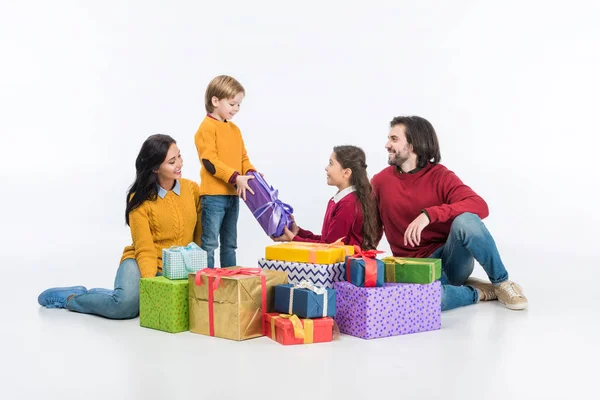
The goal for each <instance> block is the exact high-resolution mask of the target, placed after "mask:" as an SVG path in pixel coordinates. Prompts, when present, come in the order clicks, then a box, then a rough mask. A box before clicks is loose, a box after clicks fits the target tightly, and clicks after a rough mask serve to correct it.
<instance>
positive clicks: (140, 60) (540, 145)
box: [0, 0, 600, 368]
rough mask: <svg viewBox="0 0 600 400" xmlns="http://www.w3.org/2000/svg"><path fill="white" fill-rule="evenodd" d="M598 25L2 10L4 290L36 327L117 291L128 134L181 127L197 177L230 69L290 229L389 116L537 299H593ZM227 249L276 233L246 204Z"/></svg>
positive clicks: (499, 6)
mask: <svg viewBox="0 0 600 400" xmlns="http://www.w3.org/2000/svg"><path fill="white" fill-rule="evenodd" d="M599 16H600V3H598V2H596V1H570V2H558V1H557V2H548V1H504V2H501V3H500V2H495V3H493V2H485V1H452V2H443V1H419V2H411V1H400V0H396V1H389V2H381V1H369V2H358V1H356V2H355V1H345V2H341V1H340V2H333V1H331V2H326V1H321V2H314V1H301V2H282V1H273V2H256V1H228V2H215V3H207V2H200V1H189V2H177V1H169V2H158V1H130V2H123V1H103V2H91V1H87V2H86V1H61V2H45V1H37V2H32V1H20V2H11V1H2V11H1V12H0V51H1V52H0V54H1V62H0V85H1V91H0V107H1V110H2V113H1V117H0V133H1V139H0V140H1V141H0V148H1V149H2V161H3V162H2V167H1V168H0V177H1V179H2V181H1V183H0V205H1V207H0V210H1V218H0V224H1V226H2V228H1V229H0V242H1V243H3V246H2V252H3V255H4V256H5V257H3V259H4V261H3V262H1V263H0V269H1V271H2V272H3V273H4V274H6V275H5V276H7V277H10V278H11V279H12V278H15V277H18V278H19V281H20V282H21V284H19V285H24V287H18V286H11V288H12V289H14V291H13V293H12V294H11V289H10V288H9V294H11V295H12V296H13V297H18V298H19V299H18V300H19V301H18V302H19V303H22V304H27V306H28V307H29V309H30V310H33V312H34V319H35V318H36V314H35V312H36V311H35V310H37V309H36V308H35V307H36V305H35V298H36V296H37V294H38V293H39V292H40V291H41V290H43V289H44V288H46V287H48V286H55V285H72V284H85V285H87V286H88V287H94V286H104V287H108V286H110V285H112V281H113V278H114V273H115V271H116V268H117V266H118V261H119V258H120V256H121V254H122V250H123V247H124V246H126V245H127V244H129V243H130V242H131V238H130V235H129V230H128V228H127V227H126V226H125V223H124V215H123V214H124V207H125V193H126V190H127V188H128V186H129V185H130V184H131V183H132V181H133V178H134V173H135V168H134V161H135V157H136V155H137V153H138V151H139V148H140V145H141V143H142V142H143V141H144V139H145V138H146V137H147V136H149V135H150V134H153V133H167V134H169V135H171V136H173V137H174V138H175V139H176V140H177V141H178V144H179V146H180V149H181V151H182V153H183V156H184V162H185V165H184V177H186V178H189V179H194V180H196V181H197V180H198V179H199V162H198V159H197V153H196V149H195V146H194V142H193V138H194V134H195V132H196V129H197V127H198V125H199V123H200V122H201V120H202V118H203V117H204V114H205V112H204V104H203V101H204V100H203V96H204V91H205V88H206V85H207V83H208V82H209V81H210V79H212V78H213V77H214V76H216V75H219V74H229V75H232V76H234V77H236V78H237V79H238V80H239V81H240V82H241V83H242V84H243V85H244V87H245V88H246V92H247V96H246V99H245V101H244V103H243V104H242V108H241V112H240V113H239V114H238V115H237V116H236V118H235V120H234V122H235V123H236V124H238V126H239V127H240V128H241V130H242V133H243V136H244V139H245V142H246V146H247V149H248V152H249V155H250V157H251V161H252V162H253V164H254V165H255V166H256V167H257V168H258V169H259V170H260V171H262V172H263V173H264V174H265V177H266V178H267V180H268V182H269V183H271V184H272V185H273V186H275V187H276V188H278V189H279V191H280V198H281V199H282V200H283V201H285V202H288V203H290V204H291V205H292V206H293V207H294V208H295V210H296V212H295V215H296V219H297V221H298V222H299V224H300V225H301V226H303V227H305V228H307V229H311V230H314V231H319V230H320V228H321V223H322V218H323V214H324V211H325V206H326V203H327V201H328V199H329V198H330V197H331V196H332V195H333V194H334V192H335V189H334V188H331V187H328V186H327V185H326V182H325V172H324V167H325V165H326V163H327V160H328V157H329V154H330V152H331V148H332V147H333V146H334V145H339V144H354V145H358V146H361V147H362V148H363V149H364V150H365V151H366V153H367V163H368V165H369V173H370V175H371V176H372V175H373V174H375V173H376V172H378V171H380V170H381V169H382V168H384V167H385V166H386V165H387V164H386V158H387V157H386V152H385V149H384V144H385V141H386V135H387V133H388V128H389V125H388V124H389V121H390V120H391V119H392V118H393V117H394V116H397V115H420V116H423V117H425V118H427V119H428V120H429V121H431V122H432V124H433V125H434V127H435V128H436V130H437V133H438V136H439V140H440V143H441V149H442V163H443V164H445V165H446V166H447V167H448V168H450V169H451V170H454V171H455V172H456V173H457V174H458V176H459V177H461V178H462V179H463V181H464V182H465V183H467V184H468V185H470V186H471V187H472V188H473V189H474V190H475V191H476V192H478V193H479V194H480V195H481V196H482V197H483V198H484V199H485V200H486V201H487V202H488V204H489V206H490V211H491V216H490V217H489V218H488V219H487V220H486V224H487V225H488V227H489V228H490V230H491V231H492V233H493V235H494V237H495V239H496V241H497V244H498V247H499V248H500V250H501V253H502V256H503V259H504V261H505V263H506V265H507V268H508V269H509V272H510V274H511V277H512V278H514V279H515V280H517V281H519V282H520V283H521V284H523V286H524V287H525V289H526V293H527V294H528V295H529V296H530V302H531V304H532V305H535V304H536V301H537V303H538V304H540V303H541V302H542V299H544V301H545V303H544V304H545V305H546V306H547V307H548V308H547V309H546V311H545V312H546V314H545V315H552V309H553V307H556V306H563V307H582V306H585V304H588V306H589V304H590V303H589V302H588V300H589V299H587V298H586V297H585V296H586V295H587V294H590V292H591V291H593V292H594V293H596V291H595V289H594V288H595V285H594V286H592V285H593V284H594V282H595V281H596V280H595V278H594V274H595V271H596V270H597V265H598V261H599V257H598V254H597V251H596V250H597V248H598V245H597V242H598V228H597V227H598V224H599V223H600V217H599V216H598V212H597V210H596V207H597V204H598V198H597V195H596V191H597V189H596V188H597V185H598V183H597V182H598V181H599V180H600V179H599V172H598V167H597V161H596V154H597V151H598V150H597V145H596V142H597V137H596V136H597V134H598V122H597V115H598V93H600V77H599V76H600V74H599V73H598V71H600V51H599V50H600V28H599V25H598V20H599ZM238 237H239V240H238V242H239V250H238V263H239V264H241V265H246V266H255V263H256V260H257V259H258V258H259V257H261V256H262V254H263V253H264V246H265V245H267V244H269V243H270V240H269V239H268V238H266V237H265V236H264V234H263V232H262V230H261V229H260V226H259V225H258V223H257V222H256V221H254V219H253V218H252V216H251V214H250V212H249V211H248V209H247V208H246V206H245V205H244V204H243V203H241V204H240V218H239V223H238ZM381 249H382V250H385V251H389V247H388V245H387V243H385V242H383V243H382V245H381ZM7 255H8V259H7V258H6V256H7ZM478 274H481V272H480V271H478ZM588 287H589V288H588ZM536 296H537V298H536ZM594 296H595V295H594ZM32 307H33V308H32ZM586 307H587V306H586ZM461 312H463V311H461ZM24 313H25V312H24ZM565 313H568V311H566V310H565ZM590 313H596V311H595V309H594V308H593V307H592V308H591V310H590ZM15 315H16V314H15ZM20 315H26V313H25V314H20ZM595 315H597V314H595ZM75 317H78V318H81V317H79V316H75ZM15 318H17V317H15ZM20 318H22V319H24V320H27V319H28V317H26V316H25V317H23V316H22V317H20ZM507 323H510V324H514V322H507ZM552 327H553V325H552V323H550V324H549V327H547V328H544V331H546V329H550V330H551V329H553V328H552ZM37 329H38V328H32V330H37ZM581 330H584V331H585V329H584V328H581ZM542 333H543V332H540V333H539V334H542ZM117 334H118V333H117ZM571 339H572V338H571ZM571 339H569V340H571ZM360 343H362V342H360ZM517 358H518V357H517ZM488 361H489V360H481V361H480V362H481V363H482V364H483V363H486V364H487V363H488ZM507 368H508V367H507Z"/></svg>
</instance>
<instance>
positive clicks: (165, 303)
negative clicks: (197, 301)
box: [140, 242, 207, 333]
mask: <svg viewBox="0 0 600 400" xmlns="http://www.w3.org/2000/svg"><path fill="white" fill-rule="evenodd" d="M162 261H163V275H162V276H156V277H153V278H142V279H140V325H141V326H143V327H145V328H152V329H158V330H161V331H165V332H171V333H177V332H185V331H187V330H188V329H189V312H188V310H189V308H188V304H189V302H188V274H190V273H195V272H196V271H199V270H202V269H204V268H206V266H207V255H206V252H205V251H204V250H202V249H201V248H200V247H199V246H198V245H197V244H195V243H193V242H192V243H190V244H188V245H187V246H178V247H175V246H173V247H171V248H169V249H163V251H162Z"/></svg>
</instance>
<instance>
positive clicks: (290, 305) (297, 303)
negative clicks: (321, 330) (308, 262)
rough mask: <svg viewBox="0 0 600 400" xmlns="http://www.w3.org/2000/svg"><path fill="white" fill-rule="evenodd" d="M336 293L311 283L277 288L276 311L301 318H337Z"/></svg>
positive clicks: (278, 286)
mask: <svg viewBox="0 0 600 400" xmlns="http://www.w3.org/2000/svg"><path fill="white" fill-rule="evenodd" d="M335 299H336V293H335V290H333V289H326V288H323V287H320V286H316V285H313V284H312V283H310V282H306V281H304V282H301V283H300V284H297V285H292V284H287V285H277V286H275V311H277V312H280V313H287V314H295V315H297V316H298V317H300V318H322V317H335V308H336V306H335Z"/></svg>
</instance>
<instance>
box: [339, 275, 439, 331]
mask: <svg viewBox="0 0 600 400" xmlns="http://www.w3.org/2000/svg"><path fill="white" fill-rule="evenodd" d="M334 287H335V290H336V291H337V313H336V317H335V320H336V322H337V324H338V326H339V329H340V332H341V333H345V334H347V335H352V336H356V337H360V338H363V339H375V338H382V337H387V336H397V335H405V334H409V333H417V332H425V331H431V330H436V329H440V327H441V310H442V302H441V298H442V297H441V296H442V286H441V283H440V281H439V280H438V281H435V282H434V283H431V284H428V285H419V284H412V283H385V284H384V286H382V287H374V288H364V287H358V286H355V285H353V284H352V283H350V282H336V283H335V285H334Z"/></svg>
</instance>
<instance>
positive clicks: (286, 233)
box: [271, 226, 296, 242]
mask: <svg viewBox="0 0 600 400" xmlns="http://www.w3.org/2000/svg"><path fill="white" fill-rule="evenodd" d="M294 236H296V234H295V233H293V232H292V231H290V230H289V229H288V227H287V226H284V227H283V235H281V236H279V237H275V236H271V239H273V241H274V242H291V241H292V240H294Z"/></svg>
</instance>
